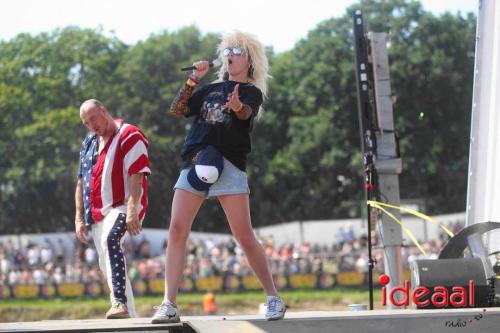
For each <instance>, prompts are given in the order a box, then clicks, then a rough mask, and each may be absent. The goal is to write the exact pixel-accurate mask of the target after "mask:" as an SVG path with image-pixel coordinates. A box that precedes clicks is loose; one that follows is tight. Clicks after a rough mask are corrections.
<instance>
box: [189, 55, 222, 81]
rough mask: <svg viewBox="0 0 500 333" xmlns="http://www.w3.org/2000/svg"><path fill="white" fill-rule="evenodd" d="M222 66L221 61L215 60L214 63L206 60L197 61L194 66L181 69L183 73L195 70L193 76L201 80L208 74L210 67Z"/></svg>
mask: <svg viewBox="0 0 500 333" xmlns="http://www.w3.org/2000/svg"><path fill="white" fill-rule="evenodd" d="M221 65H222V61H220V59H215V60H212V61H206V60H204V61H197V62H195V63H194V64H193V66H189V67H184V68H181V71H190V70H193V74H194V75H195V76H196V77H197V78H199V79H201V78H202V77H204V76H205V75H206V74H207V72H208V70H209V69H210V67H219V66H221Z"/></svg>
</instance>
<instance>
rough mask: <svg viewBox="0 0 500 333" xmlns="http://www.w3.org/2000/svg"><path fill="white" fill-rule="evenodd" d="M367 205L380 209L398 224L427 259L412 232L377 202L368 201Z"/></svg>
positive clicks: (425, 253)
mask: <svg viewBox="0 0 500 333" xmlns="http://www.w3.org/2000/svg"><path fill="white" fill-rule="evenodd" d="M368 204H369V205H370V206H372V207H374V208H378V209H380V210H381V211H383V212H384V213H386V214H387V215H388V216H389V217H390V218H391V219H393V220H394V221H395V222H396V223H398V224H399V225H400V226H401V228H403V230H404V232H406V234H407V235H408V237H410V239H411V240H412V241H413V243H414V244H415V245H416V246H417V248H418V249H419V250H420V252H422V254H423V255H424V256H426V257H427V252H425V250H424V248H423V247H422V246H421V245H420V243H419V242H418V240H417V238H416V237H415V235H414V234H413V232H411V230H410V229H408V228H407V227H406V226H405V225H404V224H403V222H401V221H400V220H398V219H397V218H396V216H394V215H393V214H392V213H391V212H388V211H387V210H386V209H385V208H383V207H382V206H380V205H378V202H376V201H368Z"/></svg>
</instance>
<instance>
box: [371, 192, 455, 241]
mask: <svg viewBox="0 0 500 333" xmlns="http://www.w3.org/2000/svg"><path fill="white" fill-rule="evenodd" d="M367 203H368V204H369V205H370V206H373V207H375V205H376V206H384V207H389V208H394V209H399V210H401V211H404V212H407V213H410V214H412V215H415V216H417V217H420V218H421V219H423V220H425V221H427V222H431V223H434V224H435V225H437V226H439V227H440V228H441V229H443V230H444V231H445V232H446V233H447V234H448V236H450V237H453V236H455V235H454V234H453V232H451V231H450V230H449V229H448V228H446V227H445V226H444V225H442V224H440V223H439V222H436V221H434V220H433V219H432V218H431V217H430V216H427V215H425V214H422V213H420V212H417V211H416V210H413V209H410V208H405V207H400V206H394V205H390V204H387V203H384V202H380V201H373V200H368V201H367ZM377 208H379V207H377Z"/></svg>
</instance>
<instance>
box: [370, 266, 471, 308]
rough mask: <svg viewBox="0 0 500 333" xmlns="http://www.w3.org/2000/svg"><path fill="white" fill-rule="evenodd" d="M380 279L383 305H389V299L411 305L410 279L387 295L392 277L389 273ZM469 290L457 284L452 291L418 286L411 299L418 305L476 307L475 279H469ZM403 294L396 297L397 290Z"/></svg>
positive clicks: (412, 292)
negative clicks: (387, 286)
mask: <svg viewBox="0 0 500 333" xmlns="http://www.w3.org/2000/svg"><path fill="white" fill-rule="evenodd" d="M378 281H379V282H380V284H381V285H382V305H387V300H389V302H391V303H392V304H393V305H395V306H405V305H410V283H409V282H408V280H405V281H404V287H395V288H393V289H392V290H390V291H389V295H387V288H386V287H385V286H386V285H387V284H389V282H390V281H391V279H390V278H389V276H388V275H386V274H382V275H381V276H380V277H379V279H378ZM468 289H469V290H468V291H467V290H466V289H465V287H462V286H455V287H452V288H451V291H452V292H451V293H450V294H449V293H448V289H446V287H444V286H436V287H434V288H433V290H432V291H431V290H430V289H429V288H427V287H421V286H417V287H416V288H415V289H413V291H411V300H412V302H413V304H415V305H416V306H418V307H422V308H424V307H427V306H429V305H430V304H432V305H433V306H434V307H436V308H444V307H447V306H448V305H451V306H452V307H455V308H461V307H466V306H470V307H474V281H473V280H469V286H468ZM398 291H399V292H400V293H402V294H403V297H402V299H401V300H398V299H396V297H395V294H396V293H397V292H398Z"/></svg>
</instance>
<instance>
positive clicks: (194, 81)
mask: <svg viewBox="0 0 500 333" xmlns="http://www.w3.org/2000/svg"><path fill="white" fill-rule="evenodd" d="M198 83H199V81H198V78H197V77H196V76H195V75H193V74H191V75H189V77H188V79H187V82H186V84H187V85H188V86H190V87H194V86H196V85H197V84H198Z"/></svg>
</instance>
